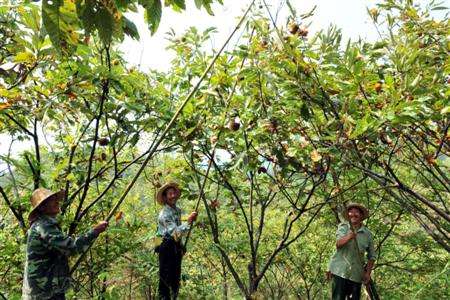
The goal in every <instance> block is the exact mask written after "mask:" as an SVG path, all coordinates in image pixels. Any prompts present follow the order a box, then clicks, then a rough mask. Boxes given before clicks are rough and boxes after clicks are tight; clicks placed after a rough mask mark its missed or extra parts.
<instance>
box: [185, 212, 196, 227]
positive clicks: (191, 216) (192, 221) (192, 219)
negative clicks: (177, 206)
mask: <svg viewBox="0 0 450 300" xmlns="http://www.w3.org/2000/svg"><path fill="white" fill-rule="evenodd" d="M197 215H198V214H197V212H196V211H193V212H191V214H190V215H189V217H188V219H187V221H188V223H189V224H192V223H194V221H195V220H196V219H197Z"/></svg>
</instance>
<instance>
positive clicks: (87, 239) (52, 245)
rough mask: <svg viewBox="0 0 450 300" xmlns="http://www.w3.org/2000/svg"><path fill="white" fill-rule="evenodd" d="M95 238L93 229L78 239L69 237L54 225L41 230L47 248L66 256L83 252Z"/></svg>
mask: <svg viewBox="0 0 450 300" xmlns="http://www.w3.org/2000/svg"><path fill="white" fill-rule="evenodd" d="M97 236H98V235H97V234H96V233H95V231H94V230H93V229H91V230H89V231H88V232H86V233H85V234H82V235H79V236H78V237H70V236H67V235H65V234H64V233H63V232H62V231H61V230H60V229H59V228H58V227H57V226H56V225H53V226H46V227H42V228H41V237H42V239H43V240H44V242H45V244H46V245H47V247H48V248H49V249H51V250H56V251H59V252H61V253H63V254H65V255H68V256H69V255H74V254H76V253H80V252H82V251H85V250H86V249H87V248H88V247H89V245H90V244H91V243H92V242H93V241H94V240H95V239H96V238H97Z"/></svg>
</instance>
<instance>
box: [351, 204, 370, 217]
mask: <svg viewBox="0 0 450 300" xmlns="http://www.w3.org/2000/svg"><path fill="white" fill-rule="evenodd" d="M351 208H357V209H359V211H360V212H361V213H362V220H365V219H367V218H368V217H369V210H368V209H367V208H366V207H365V206H364V205H362V204H360V203H354V202H352V203H349V204H347V206H346V207H345V218H346V219H348V211H349V210H350V209H351Z"/></svg>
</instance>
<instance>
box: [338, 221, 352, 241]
mask: <svg viewBox="0 0 450 300" xmlns="http://www.w3.org/2000/svg"><path fill="white" fill-rule="evenodd" d="M348 229H349V226H348V225H347V224H345V223H341V224H339V226H338V229H337V230H336V240H337V241H338V240H340V239H342V238H343V237H344V236H346V235H347V234H348Z"/></svg>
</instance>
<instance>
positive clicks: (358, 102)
mask: <svg viewBox="0 0 450 300" xmlns="http://www.w3.org/2000/svg"><path fill="white" fill-rule="evenodd" d="M195 3H196V4H197V6H198V7H204V8H205V9H207V10H208V11H210V5H211V1H195ZM137 5H142V6H144V8H146V10H147V18H148V22H149V26H150V27H151V28H152V30H153V31H154V30H156V28H157V26H158V23H159V18H160V16H161V13H160V10H159V8H161V7H162V5H161V3H160V2H159V1H147V2H145V3H144V2H142V1H138V2H130V1H128V2H123V1H122V2H121V1H112V2H108V1H101V2H97V1H92V2H90V1H83V2H82V1H75V2H70V1H46V2H44V3H43V4H42V7H41V8H42V13H41V12H40V9H39V7H38V6H36V5H33V4H23V5H16V6H14V9H9V7H7V6H1V7H0V11H1V12H2V13H1V15H0V16H1V18H2V19H1V20H0V21H1V22H2V24H5V26H3V27H2V29H1V32H0V34H1V35H2V36H1V37H2V39H1V41H2V42H1V45H0V55H1V57H0V62H1V65H0V72H1V74H2V80H1V81H0V96H1V100H2V102H1V103H0V121H1V122H0V133H3V134H8V135H9V136H10V137H11V138H12V139H13V142H14V143H15V142H16V141H18V142H21V141H24V140H29V141H31V144H32V147H30V149H27V150H26V151H24V152H22V153H20V155H18V156H13V155H12V154H11V153H9V154H8V155H5V156H2V157H1V158H2V161H3V162H4V164H5V165H6V170H5V171H4V172H3V173H2V176H1V177H0V187H1V189H0V192H1V196H2V197H1V199H2V202H0V213H1V216H2V219H0V222H1V224H0V225H1V230H0V240H1V243H0V245H4V246H2V248H1V249H0V251H1V253H2V257H4V259H3V260H2V261H1V262H0V272H1V273H0V276H1V277H0V282H1V286H2V287H3V286H5V287H7V289H6V291H1V292H2V294H5V295H6V296H8V297H15V296H18V295H19V294H20V286H21V276H22V273H21V272H22V268H23V257H22V254H21V253H23V247H24V244H23V243H24V230H25V229H26V224H25V223H26V212H27V211H29V209H30V204H29V196H30V194H31V192H32V190H33V189H34V188H36V187H39V186H44V187H47V188H51V189H54V190H56V189H60V188H64V189H66V190H67V191H69V193H68V196H67V197H66V199H65V200H64V203H63V213H62V215H61V223H62V227H63V228H64V230H66V231H67V232H69V233H70V234H76V233H79V232H82V231H84V230H86V229H87V228H89V226H90V224H91V222H92V221H91V220H100V219H102V218H105V217H106V215H107V214H108V212H109V211H110V210H111V208H112V207H113V205H114V204H115V203H116V201H117V199H118V198H120V196H121V195H122V193H123V191H124V190H125V188H126V186H127V184H128V183H129V181H130V179H131V178H132V177H133V176H134V174H135V172H136V170H137V168H139V167H140V165H141V164H142V163H143V161H144V158H145V155H146V154H147V151H148V150H147V149H149V148H150V146H151V144H152V143H153V142H154V141H155V140H156V139H157V138H158V137H159V136H160V134H161V132H162V131H163V129H164V128H165V125H166V124H167V122H168V121H169V120H170V118H171V117H172V114H173V111H175V110H176V108H177V107H178V105H179V104H180V103H181V101H182V99H183V97H184V96H185V95H186V94H188V93H189V91H190V89H191V87H192V86H193V84H194V83H195V81H196V80H197V79H198V78H199V77H200V75H201V74H202V73H203V71H204V69H205V68H206V66H207V65H208V63H209V61H210V60H211V59H212V55H211V54H210V53H209V52H207V51H205V48H204V47H203V45H204V43H205V42H206V41H208V39H209V38H210V35H211V34H212V32H213V29H208V30H206V31H204V32H199V31H198V30H196V29H195V28H191V29H189V30H188V31H187V32H186V33H185V34H183V35H182V36H181V37H180V36H176V35H175V34H174V33H172V34H170V35H169V39H170V40H171V45H170V49H171V50H172V51H174V52H175V53H176V59H175V60H174V61H173V64H172V69H171V70H170V71H169V72H167V73H159V72H156V71H151V72H149V73H148V74H146V73H143V72H141V71H139V70H136V69H135V68H130V67H128V66H127V65H126V62H124V61H123V59H122V57H121V54H120V53H119V52H118V51H117V50H116V49H115V47H114V45H115V44H114V43H115V42H116V41H120V40H121V38H122V37H123V34H124V33H125V34H129V35H131V36H134V37H136V38H137V37H138V36H137V32H136V30H135V27H134V25H133V24H132V23H130V22H129V20H128V21H127V19H126V18H125V17H124V16H123V14H124V13H126V12H127V11H130V10H131V11H133V10H135V9H136V7H137ZM165 5H166V6H171V7H172V8H174V9H177V10H183V9H184V8H185V4H184V1H166V2H165ZM94 6H98V7H97V9H94ZM158 7H159V8H158ZM436 9H441V6H440V5H439V4H435V3H433V2H432V3H430V4H429V5H428V6H427V7H424V8H421V7H419V6H416V5H414V4H413V3H412V2H411V1H400V0H398V1H397V0H396V1H394V0H388V1H385V2H383V3H381V4H379V5H378V7H377V8H373V9H371V10H370V11H369V14H370V16H371V18H372V20H373V22H374V25H375V26H377V28H378V30H379V32H380V39H379V40H378V41H377V42H375V43H368V42H365V41H358V42H348V43H347V44H346V46H345V47H342V46H341V45H342V42H341V33H340V31H339V30H338V29H336V28H334V27H331V28H329V29H328V30H327V31H321V32H319V33H317V34H316V35H315V36H311V37H308V36H307V31H305V29H304V28H303V27H302V25H304V24H302V23H303V22H306V21H305V19H304V18H306V16H303V18H301V17H300V16H296V15H293V16H291V19H290V21H289V23H291V24H292V23H296V25H298V27H299V28H302V30H299V31H293V30H287V29H285V28H284V27H283V28H279V27H277V26H275V25H274V24H273V23H272V22H271V19H270V18H267V15H266V14H265V10H264V7H262V8H255V9H254V11H253V15H252V17H251V18H250V19H249V21H248V23H247V26H246V28H245V30H246V31H245V34H244V35H243V37H242V38H241V39H240V40H239V44H238V46H237V47H236V48H235V49H234V50H232V51H229V52H227V53H225V54H224V55H222V56H221V57H220V58H219V59H218V61H217V62H216V64H215V66H214V69H213V71H212V72H211V73H210V74H209V77H208V80H207V81H208V82H206V83H204V84H202V85H201V87H200V89H199V90H198V91H197V92H196V93H195V95H194V100H193V101H191V102H189V103H188V105H187V106H186V107H185V109H184V110H183V113H182V115H181V116H180V117H179V119H178V120H177V123H176V125H175V128H173V129H172V130H171V131H170V132H169V134H168V135H167V136H166V137H165V139H164V141H163V143H162V145H161V146H160V148H159V151H158V153H156V155H155V157H153V158H152V160H151V165H150V166H149V167H147V168H146V169H145V171H144V173H143V174H142V176H141V177H140V178H139V179H138V182H137V184H136V186H135V189H133V191H132V192H131V193H130V194H129V195H128V196H127V198H126V201H125V202H124V204H123V205H122V206H121V207H120V209H119V213H118V214H117V215H116V217H115V218H114V220H113V221H112V222H111V226H110V228H109V230H108V233H107V234H105V235H104V236H102V238H101V239H99V241H97V242H96V244H95V246H94V247H93V248H92V249H91V250H90V251H89V253H88V254H87V257H86V259H85V260H84V261H83V263H82V264H81V265H80V267H79V268H78V269H77V270H76V272H75V273H74V279H75V285H74V289H73V291H71V295H69V296H70V297H74V298H89V297H90V298H92V297H97V296H98V297H104V298H111V299H117V298H126V297H129V298H146V299H151V298H152V297H154V296H155V293H156V290H157V288H156V286H157V257H156V255H155V254H154V253H153V252H152V248H153V246H154V239H153V237H154V232H155V229H156V223H155V219H156V216H157V213H158V210H159V207H158V206H157V205H156V203H155V202H154V199H153V198H154V197H153V195H154V192H155V190H156V189H157V188H158V187H160V186H161V184H162V183H163V182H165V181H167V180H176V181H178V182H180V184H181V186H182V188H183V198H182V200H181V201H180V204H181V206H183V208H185V210H186V211H187V210H190V209H194V208H195V206H196V204H197V201H200V203H201V206H200V216H199V220H198V222H197V226H196V227H195V228H194V230H193V232H192V236H191V238H190V240H189V244H188V253H187V255H186V256H185V258H184V261H183V270H184V273H185V274H184V275H183V288H182V291H181V296H182V297H184V298H211V297H212V298H216V296H217V295H222V296H223V298H238V297H242V296H244V297H246V298H248V299H251V298H273V299H277V298H287V297H298V298H301V299H303V298H307V299H316V298H328V297H329V294H328V293H329V291H328V290H329V288H328V286H327V284H326V281H325V278H324V273H325V271H326V269H327V261H328V259H329V257H330V255H331V254H332V252H333V251H334V232H335V228H336V225H337V223H338V222H339V221H340V213H341V211H342V208H343V206H344V205H345V203H347V202H348V201H357V202H361V203H364V204H365V205H367V206H368V207H369V209H370V211H371V217H370V218H369V220H368V221H367V225H368V227H369V228H370V229H371V230H372V232H373V233H374V235H375V241H376V246H377V250H378V254H379V258H378V260H377V263H376V269H375V280H376V282H377V285H378V287H379V289H380V294H381V295H383V297H384V298H386V299H405V298H422V299H425V298H427V299H445V298H448V296H449V295H448V291H447V289H446V278H447V277H448V270H449V269H448V264H447V265H446V263H447V262H448V251H449V250H450V243H449V239H448V232H449V229H450V228H449V225H448V224H449V210H448V199H449V193H450V190H449V188H448V187H449V186H450V184H449V183H450V182H449V179H448V178H449V168H450V160H449V151H450V147H449V133H448V128H449V124H450V121H449V112H450V108H449V107H450V105H449V95H450V94H449V92H448V91H449V89H448V84H449V83H448V74H449V73H450V70H449V58H448V51H449V48H448V47H449V45H448V41H447V39H446V33H447V32H448V30H449V23H448V20H446V19H444V20H443V21H439V20H435V19H432V18H431V17H430V15H429V13H430V11H432V10H436ZM41 14H42V24H43V26H44V27H45V31H44V30H43V28H42V26H41V22H40V20H41V19H40V18H41ZM105 16H107V17H105ZM289 28H292V27H289ZM70 30H71V31H70ZM289 31H291V32H289ZM45 32H47V33H48V35H47V34H46V33H45ZM87 37H89V38H87ZM51 45H54V46H55V48H52V47H51ZM61 53H62V54H65V55H66V56H65V57H63V56H61V55H60V54H61ZM208 165H209V166H210V167H211V168H210V170H209V171H207V170H208ZM207 173H208V174H207ZM205 178H206V179H205ZM203 184H205V188H204V190H202V189H201V186H202V185H203ZM75 260H76V258H75V259H74V260H73V261H72V264H73V263H74V262H75Z"/></svg>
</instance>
